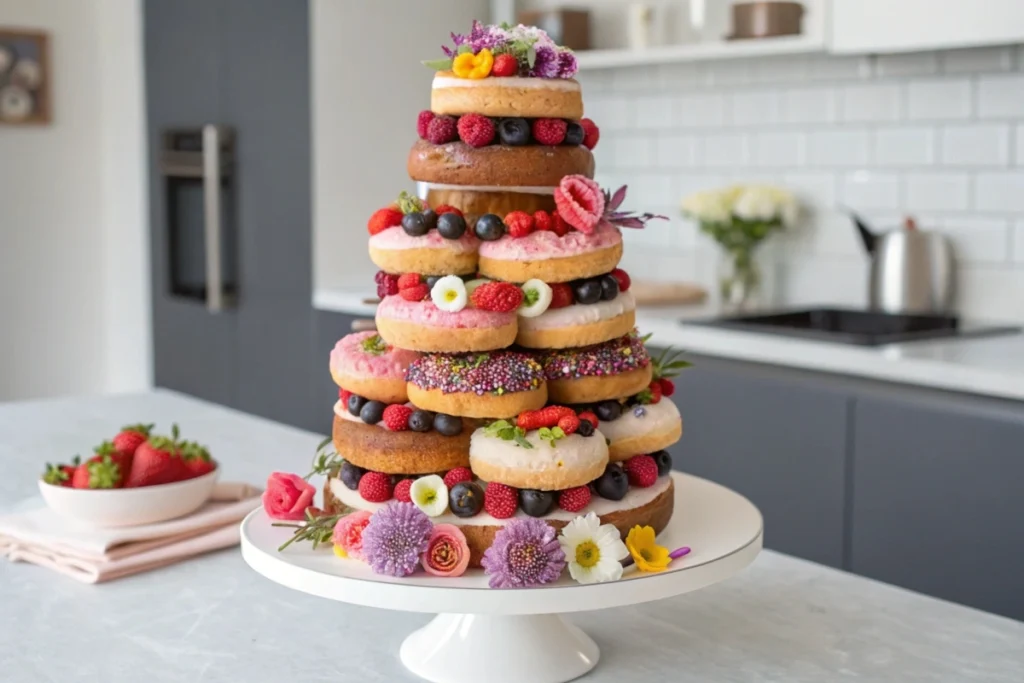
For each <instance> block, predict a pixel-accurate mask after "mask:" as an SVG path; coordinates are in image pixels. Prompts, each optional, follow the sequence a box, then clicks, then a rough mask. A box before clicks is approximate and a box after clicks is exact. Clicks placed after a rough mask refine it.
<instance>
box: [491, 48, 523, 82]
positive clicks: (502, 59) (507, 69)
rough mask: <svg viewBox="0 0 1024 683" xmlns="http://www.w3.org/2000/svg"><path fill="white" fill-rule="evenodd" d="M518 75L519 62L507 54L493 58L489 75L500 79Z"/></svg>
mask: <svg viewBox="0 0 1024 683" xmlns="http://www.w3.org/2000/svg"><path fill="white" fill-rule="evenodd" d="M517 73H519V60H518V59H516V58H515V57H514V56H512V55H510V54H508V53H507V52H506V53H505V54H500V55H498V56H497V57H495V58H494V64H493V66H491V75H492V76H496V77H498V78H501V77H503V76H505V77H507V76H515V75H516V74H517Z"/></svg>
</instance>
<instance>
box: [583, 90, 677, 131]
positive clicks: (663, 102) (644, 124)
mask: <svg viewBox="0 0 1024 683" xmlns="http://www.w3.org/2000/svg"><path fill="white" fill-rule="evenodd" d="M634 106H635V107H636V127H637V128H639V129H641V130H662V129H667V128H671V127H672V109H673V107H674V98H672V97H669V96H667V95H645V96H642V97H637V98H636V99H635V100H634ZM598 125H600V124H598Z"/></svg>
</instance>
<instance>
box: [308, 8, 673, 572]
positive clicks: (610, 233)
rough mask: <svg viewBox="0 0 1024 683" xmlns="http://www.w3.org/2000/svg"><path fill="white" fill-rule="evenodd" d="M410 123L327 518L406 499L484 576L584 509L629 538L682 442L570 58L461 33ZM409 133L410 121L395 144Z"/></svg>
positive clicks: (375, 220) (346, 394)
mask: <svg viewBox="0 0 1024 683" xmlns="http://www.w3.org/2000/svg"><path fill="white" fill-rule="evenodd" d="M453 39H454V41H455V45H454V46H453V47H452V48H445V51H446V56H445V58H443V59H440V60H437V61H436V62H429V63H428V65H429V66H432V67H434V68H435V69H437V74H436V75H435V77H434V81H433V88H432V94H431V107H430V109H429V110H426V111H423V112H420V114H419V117H418V119H417V121H416V129H417V132H418V136H419V140H417V141H416V142H415V143H414V144H413V146H412V150H411V151H410V153H409V157H408V171H409V175H410V177H411V179H412V180H413V181H416V183H417V187H418V192H417V193H416V195H411V194H407V193H404V192H403V193H401V194H400V195H399V196H398V199H397V201H395V202H394V203H392V204H390V205H388V206H386V207H384V208H381V209H380V210H378V211H377V212H375V213H374V214H373V215H372V216H371V217H370V219H369V222H368V229H369V233H370V239H369V251H370V258H371V259H372V260H373V262H374V263H375V264H376V265H377V266H378V268H380V271H379V272H378V273H377V276H376V283H377V292H378V295H379V297H380V299H381V300H380V304H379V306H378V308H377V314H376V328H377V329H376V331H370V332H360V333H354V334H351V335H348V336H346V337H345V338H343V339H341V340H340V341H339V342H338V344H337V346H336V347H335V349H334V350H333V352H332V354H331V358H330V367H331V373H332V375H333V377H334V380H335V381H336V382H337V384H338V385H339V386H340V392H339V400H338V402H337V404H336V405H335V408H334V413H335V417H334V429H333V440H334V446H335V449H336V450H337V452H338V453H339V454H340V455H341V457H342V458H343V459H344V462H343V464H342V466H341V468H340V470H339V471H338V472H337V475H336V476H333V477H331V478H329V480H328V482H327V485H326V490H325V499H326V501H327V505H328V508H329V509H340V508H341V506H348V507H350V508H355V509H359V510H368V511H375V510H377V509H378V508H380V507H381V506H384V505H386V504H387V503H388V502H389V501H391V500H394V499H397V500H402V501H407V502H413V503H415V504H416V505H417V506H418V507H420V509H421V510H423V511H424V512H426V513H427V514H428V515H430V516H431V517H432V518H434V519H433V521H434V522H435V523H449V524H455V525H457V526H459V527H460V528H461V530H462V532H463V533H464V534H465V536H466V539H467V542H468V545H469V547H470V554H471V559H470V566H472V567H478V566H480V560H481V556H482V555H483V552H484V551H485V550H486V549H487V548H488V547H489V546H490V544H491V543H492V541H493V539H494V537H495V534H497V532H498V531H499V530H500V529H501V528H502V526H503V525H504V524H507V523H508V521H509V520H510V519H513V518H516V517H527V516H529V517H536V518H541V519H543V520H545V521H546V522H548V523H549V524H550V525H552V526H554V527H556V528H560V527H561V526H563V525H565V524H566V523H567V522H568V521H569V520H572V519H573V518H575V517H577V516H579V515H584V514H587V513H588V512H591V511H593V512H595V513H596V514H597V515H598V516H599V517H600V518H601V520H602V522H603V523H609V524H614V525H615V526H616V527H617V528H618V529H619V531H620V532H621V533H622V534H623V536H624V535H625V534H626V533H627V532H628V530H629V529H630V528H632V527H633V526H634V525H641V526H643V525H650V526H652V527H654V529H655V530H656V531H661V530H662V529H663V528H664V527H665V526H666V525H667V524H668V522H669V519H670V518H671V516H672V501H673V490H672V487H673V484H672V479H671V477H669V476H667V475H668V473H669V471H670V469H671V459H670V457H669V455H668V453H667V452H666V451H665V450H664V449H666V448H667V447H669V446H671V445H672V444H673V443H675V442H676V441H677V440H678V439H679V438H680V436H681V433H682V421H681V419H680V416H679V412H678V410H677V409H676V407H675V406H674V405H673V403H672V401H670V400H662V399H663V397H664V396H669V395H671V394H672V391H673V390H674V389H673V385H672V381H671V379H669V377H670V376H671V375H672V373H673V371H674V370H676V369H678V368H679V367H681V366H683V365H685V363H683V362H682V361H677V360H675V359H674V358H671V357H665V356H662V357H661V358H658V359H652V358H651V356H650V355H649V354H648V352H647V349H646V348H645V346H644V341H645V339H644V338H642V337H640V336H639V335H638V333H637V331H636V330H635V329H634V323H635V320H634V317H635V316H634V309H635V301H634V298H633V294H632V293H631V292H630V291H629V290H630V278H629V275H627V274H626V273H625V272H624V271H622V270H621V269H618V268H617V266H618V263H619V260H620V258H621V256H622V235H621V230H620V228H642V227H643V226H644V224H645V223H646V221H647V220H649V219H651V218H656V217H655V216H652V215H650V214H642V215H633V214H630V213H627V212H625V211H620V210H619V206H620V205H621V203H622V201H623V199H624V197H625V188H622V189H620V190H618V191H616V192H614V193H609V192H605V191H603V190H601V188H600V187H598V185H597V184H596V183H595V182H594V181H593V179H592V178H593V175H594V157H593V155H592V153H591V149H593V147H594V146H595V145H596V144H597V143H598V139H599V135H600V133H599V129H598V127H597V126H596V125H595V124H594V123H593V122H592V121H590V120H589V119H586V118H584V117H583V101H582V95H581V89H580V84H579V83H578V82H577V81H576V80H574V79H573V78H572V76H573V75H574V74H575V72H576V61H575V58H574V57H573V55H572V53H571V52H570V51H568V50H566V49H564V48H561V47H559V46H557V45H555V44H554V43H553V42H552V41H551V40H550V38H548V37H547V35H546V34H545V33H544V32H543V31H540V30H538V29H535V28H530V27H524V26H518V27H509V26H484V25H481V24H478V23H474V26H473V30H472V31H471V32H470V33H469V34H467V35H463V36H456V35H453ZM411 124H412V122H411V121H410V128H411Z"/></svg>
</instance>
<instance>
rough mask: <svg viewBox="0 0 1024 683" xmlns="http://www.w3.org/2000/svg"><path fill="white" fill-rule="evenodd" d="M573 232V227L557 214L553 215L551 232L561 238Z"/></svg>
mask: <svg viewBox="0 0 1024 683" xmlns="http://www.w3.org/2000/svg"><path fill="white" fill-rule="evenodd" d="M570 230H572V226H571V225H569V224H568V223H566V222H565V219H563V218H562V217H561V216H559V215H558V214H557V213H552V214H551V232H553V233H555V234H556V235H558V236H559V237H565V236H566V235H567V234H569V231H570Z"/></svg>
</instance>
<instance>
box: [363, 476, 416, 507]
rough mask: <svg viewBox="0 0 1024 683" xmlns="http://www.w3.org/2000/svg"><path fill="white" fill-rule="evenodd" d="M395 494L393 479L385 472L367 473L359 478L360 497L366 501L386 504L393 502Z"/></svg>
mask: <svg viewBox="0 0 1024 683" xmlns="http://www.w3.org/2000/svg"><path fill="white" fill-rule="evenodd" d="M410 486H411V484H410ZM393 492H394V487H392V486H391V477H390V476H388V475H386V474H384V473H383V472H367V473H366V474H364V475H363V476H362V477H360V478H359V495H361V496H362V497H363V500H365V501H369V502H371V503H384V502H387V501H389V500H391V495H392V493H393Z"/></svg>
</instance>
